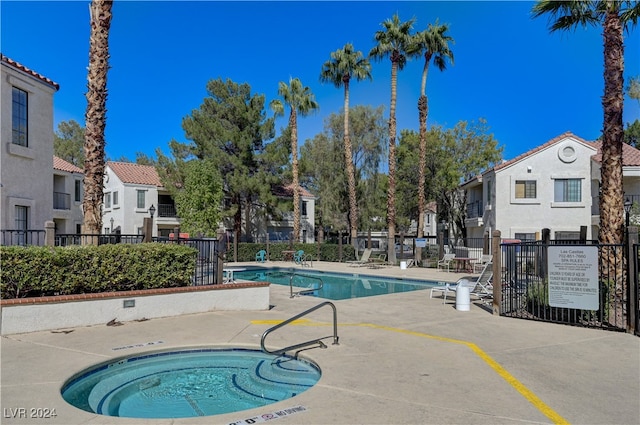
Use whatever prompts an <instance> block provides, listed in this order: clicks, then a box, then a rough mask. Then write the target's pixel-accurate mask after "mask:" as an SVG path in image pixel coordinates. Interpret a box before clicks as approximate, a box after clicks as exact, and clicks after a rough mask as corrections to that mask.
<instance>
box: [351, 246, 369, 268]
mask: <svg viewBox="0 0 640 425" xmlns="http://www.w3.org/2000/svg"><path fill="white" fill-rule="evenodd" d="M371 251H372V250H371V248H366V249H365V250H364V251H363V252H362V256H361V257H360V259H359V260H352V261H347V264H349V266H350V267H360V266H365V265H367V263H368V262H369V257H371Z"/></svg>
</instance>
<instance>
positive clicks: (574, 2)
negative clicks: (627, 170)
mask: <svg viewBox="0 0 640 425" xmlns="http://www.w3.org/2000/svg"><path fill="white" fill-rule="evenodd" d="M542 15H548V16H549V22H550V25H551V26H550V30H551V31H552V32H553V31H558V30H562V31H565V30H571V29H575V28H576V27H578V26H582V27H586V26H587V25H594V26H596V25H601V26H602V37H603V40H604V95H603V96H602V109H603V112H604V122H603V129H602V167H601V169H600V174H601V181H602V182H601V183H602V185H601V192H600V232H599V240H600V242H601V243H603V244H619V243H622V242H623V238H624V216H623V208H622V204H623V193H624V192H623V188H622V143H623V141H624V127H623V124H622V108H623V103H624V101H623V98H624V92H623V90H624V77H623V71H624V35H623V31H624V30H629V27H631V26H635V25H636V23H637V21H638V17H640V3H638V2H637V1H629V0H625V1H620V0H606V1H584V0H565V1H555V0H554V1H551V0H544V1H539V2H537V3H536V4H535V5H534V6H533V16H534V17H539V16H542Z"/></svg>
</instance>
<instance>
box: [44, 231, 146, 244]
mask: <svg viewBox="0 0 640 425" xmlns="http://www.w3.org/2000/svg"><path fill="white" fill-rule="evenodd" d="M143 240H144V235H137V234H133V235H122V234H115V233H114V234H108V235H104V234H102V235H89V234H57V235H55V237H54V244H55V246H70V245H96V244H97V245H107V244H117V243H133V244H135V243H142V242H143Z"/></svg>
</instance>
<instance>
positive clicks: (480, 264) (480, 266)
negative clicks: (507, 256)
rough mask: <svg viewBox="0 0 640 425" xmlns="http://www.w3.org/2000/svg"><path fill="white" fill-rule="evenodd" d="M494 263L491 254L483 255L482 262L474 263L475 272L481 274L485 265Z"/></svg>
mask: <svg viewBox="0 0 640 425" xmlns="http://www.w3.org/2000/svg"><path fill="white" fill-rule="evenodd" d="M491 261H493V255H491V254H482V257H480V260H478V261H476V262H474V263H473V272H474V273H480V272H481V271H482V269H484V266H485V264H487V263H490V262H491Z"/></svg>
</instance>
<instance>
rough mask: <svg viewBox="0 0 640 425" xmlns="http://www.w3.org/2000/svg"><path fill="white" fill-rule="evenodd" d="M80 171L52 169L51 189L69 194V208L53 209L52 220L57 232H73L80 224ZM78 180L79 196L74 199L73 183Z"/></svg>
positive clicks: (81, 219) (81, 217)
mask: <svg viewBox="0 0 640 425" xmlns="http://www.w3.org/2000/svg"><path fill="white" fill-rule="evenodd" d="M83 177H84V176H83V175H82V174H80V173H69V172H66V171H61V170H53V191H54V192H61V193H67V194H69V198H70V200H69V209H68V210H65V209H54V210H53V221H54V222H55V224H56V233H57V234H75V233H77V229H78V226H79V225H82V221H83V218H84V217H83V216H82V208H81V207H82V179H83ZM76 181H79V182H80V185H81V190H80V198H78V199H76V196H75V189H76V188H75V185H76Z"/></svg>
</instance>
